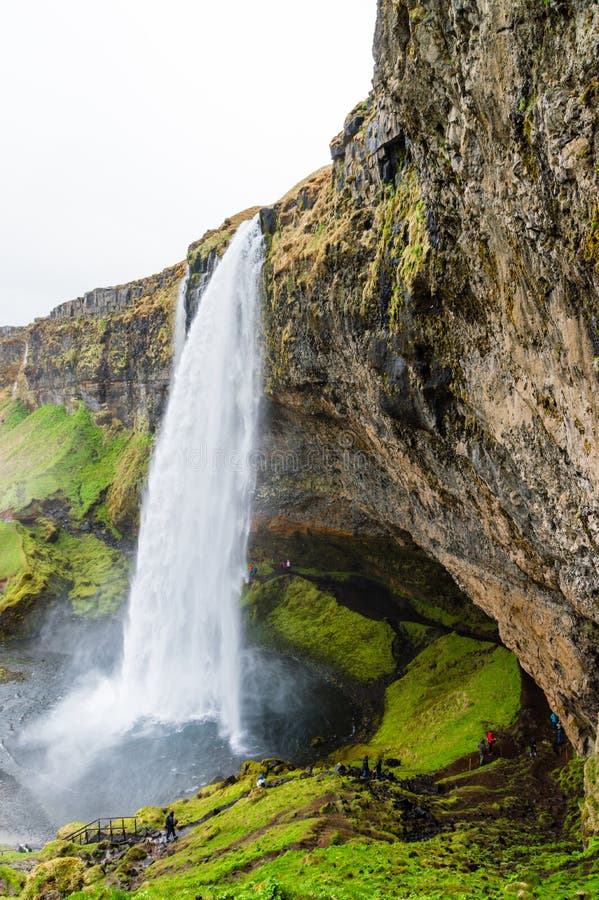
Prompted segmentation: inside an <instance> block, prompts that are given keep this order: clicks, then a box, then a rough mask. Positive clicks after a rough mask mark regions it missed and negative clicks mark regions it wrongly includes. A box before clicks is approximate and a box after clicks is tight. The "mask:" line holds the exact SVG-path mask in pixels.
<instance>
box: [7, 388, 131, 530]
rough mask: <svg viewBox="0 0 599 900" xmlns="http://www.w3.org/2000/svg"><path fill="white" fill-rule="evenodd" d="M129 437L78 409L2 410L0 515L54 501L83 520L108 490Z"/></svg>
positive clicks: (14, 407) (9, 406)
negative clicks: (65, 504)
mask: <svg viewBox="0 0 599 900" xmlns="http://www.w3.org/2000/svg"><path fill="white" fill-rule="evenodd" d="M128 437H129V433H128V432H126V431H124V430H119V431H117V432H114V433H113V432H109V431H106V430H104V429H102V428H101V427H100V426H99V425H97V424H96V423H95V421H94V419H93V418H92V415H91V413H90V412H89V410H88V409H87V407H86V406H85V405H84V404H83V403H81V404H80V405H79V407H78V408H77V409H76V410H75V412H73V413H69V412H67V410H66V409H65V407H64V406H42V407H40V408H39V409H36V410H35V411H34V412H32V413H29V414H27V413H26V411H24V409H23V407H21V406H20V405H18V404H15V403H10V404H4V405H3V407H2V409H1V410H0V447H1V451H0V509H10V508H16V509H22V508H23V507H26V506H27V505H28V504H30V503H31V502H32V501H34V500H42V499H45V498H48V497H53V496H56V495H59V496H64V497H65V498H67V500H68V501H69V503H70V507H71V511H72V514H73V515H76V516H83V515H85V514H86V513H87V512H88V510H89V509H90V507H91V506H93V504H94V503H95V502H96V501H97V500H98V498H99V497H100V495H101V494H102V492H103V491H105V490H106V489H107V488H108V486H109V485H110V484H111V482H112V480H113V478H114V474H115V467H116V464H117V461H118V458H119V455H120V453H121V452H122V449H123V447H124V445H125V443H126V442H127V439H128Z"/></svg>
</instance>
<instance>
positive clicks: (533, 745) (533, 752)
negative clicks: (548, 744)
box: [528, 737, 539, 759]
mask: <svg viewBox="0 0 599 900" xmlns="http://www.w3.org/2000/svg"><path fill="white" fill-rule="evenodd" d="M528 755H529V756H530V758H531V759H536V758H537V756H538V755H539V754H538V753H537V741H536V738H533V737H531V739H530V740H529V742H528Z"/></svg>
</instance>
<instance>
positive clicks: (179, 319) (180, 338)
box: [173, 266, 189, 374]
mask: <svg viewBox="0 0 599 900" xmlns="http://www.w3.org/2000/svg"><path fill="white" fill-rule="evenodd" d="M188 284H189V266H187V269H186V271H185V275H184V276H183V278H182V279H181V284H180V285H179V290H178V292H177V303H176V307H175V330H174V336H173V374H174V373H175V372H176V371H177V367H178V365H179V363H180V362H181V355H182V353H183V346H184V344H185V338H186V337H187V310H186V308H185V298H186V297H187V285H188Z"/></svg>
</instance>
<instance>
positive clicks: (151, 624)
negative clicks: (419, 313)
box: [121, 219, 262, 739]
mask: <svg viewBox="0 0 599 900" xmlns="http://www.w3.org/2000/svg"><path fill="white" fill-rule="evenodd" d="M261 262H262V235H261V231H260V226H259V223H258V221H257V219H256V220H254V221H253V222H252V223H251V224H246V225H245V226H241V227H240V228H239V230H238V232H237V234H236V236H235V237H234V239H233V241H232V242H231V246H230V247H229V249H228V251H227V253H226V254H225V256H224V258H223V260H222V261H221V263H220V265H219V266H218V268H217V269H216V271H215V273H214V275H213V276H212V279H211V281H210V283H209V285H208V286H207V288H206V290H205V292H204V295H203V297H202V300H201V304H200V307H199V310H198V312H197V315H196V317H195V319H194V321H193V324H192V326H191V329H190V333H189V336H188V339H187V341H186V343H185V346H184V349H183V353H182V356H181V360H180V362H179V365H178V367H177V370H176V373H175V376H174V384H173V387H172V392H171V399H170V401H169V404H168V408H167V410H166V414H165V417H164V421H163V424H162V429H161V434H160V438H159V441H158V445H157V447H156V450H155V453H154V459H153V463H152V467H151V471H150V477H149V482H148V493H147V497H146V500H145V503H144V506H143V510H142V523H141V530H140V536H139V548H138V555H137V567H136V573H135V577H134V581H133V585H132V588H131V596H130V601H129V619H128V622H127V627H126V631H125V644H124V660H123V667H122V673H121V679H122V684H123V694H124V695H125V696H126V703H127V705H128V706H129V710H130V711H129V717H130V719H134V718H138V717H139V716H140V715H141V716H144V717H150V718H153V719H158V720H161V721H169V722H178V723H181V722H185V721H189V720H191V719H197V718H206V717H212V718H217V719H218V720H219V722H220V725H221V728H222V729H223V731H224V732H226V733H227V734H228V735H230V736H232V737H233V738H234V739H235V738H239V734H240V709H239V625H238V617H239V612H238V609H239V595H240V588H241V584H242V580H243V576H244V573H245V561H246V548H247V538H248V533H249V525H250V502H251V494H252V488H253V471H252V467H251V452H252V450H253V448H254V443H255V432H256V421H257V414H258V401H259V394H260V390H259V377H260V360H259V354H258V349H257V348H258V342H257V331H258V299H257V294H258V285H259V273H260V268H261Z"/></svg>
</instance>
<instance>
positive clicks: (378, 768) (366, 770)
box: [360, 756, 383, 781]
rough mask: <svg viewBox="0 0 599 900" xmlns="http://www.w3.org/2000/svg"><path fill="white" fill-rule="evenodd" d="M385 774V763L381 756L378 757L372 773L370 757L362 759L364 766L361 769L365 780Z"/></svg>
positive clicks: (361, 776)
mask: <svg viewBox="0 0 599 900" xmlns="http://www.w3.org/2000/svg"><path fill="white" fill-rule="evenodd" d="M382 774H383V763H382V760H381V758H380V757H379V759H377V761H376V765H375V767H374V771H373V772H372V773H371V771H370V765H369V762H368V757H367V756H365V757H364V759H363V760H362V768H361V770H360V778H363V779H364V781H368V780H369V779H370V778H381V777H382Z"/></svg>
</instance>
